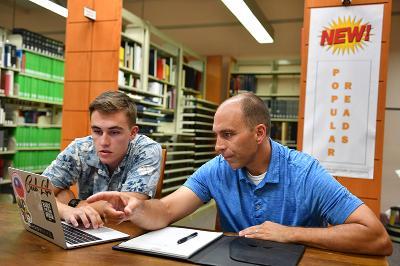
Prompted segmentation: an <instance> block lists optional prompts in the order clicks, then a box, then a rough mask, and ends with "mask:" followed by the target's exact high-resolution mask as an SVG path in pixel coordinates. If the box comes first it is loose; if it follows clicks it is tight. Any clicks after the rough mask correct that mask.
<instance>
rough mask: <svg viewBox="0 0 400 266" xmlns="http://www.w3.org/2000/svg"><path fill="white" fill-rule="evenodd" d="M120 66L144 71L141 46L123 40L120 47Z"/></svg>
mask: <svg viewBox="0 0 400 266" xmlns="http://www.w3.org/2000/svg"><path fill="white" fill-rule="evenodd" d="M119 65H120V66H121V67H126V68H129V69H132V70H134V71H136V72H141V69H142V47H141V46H140V44H138V43H135V42H131V41H126V40H122V41H121V46H120V47H119Z"/></svg>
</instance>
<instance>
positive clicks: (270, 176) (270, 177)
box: [238, 139, 279, 187]
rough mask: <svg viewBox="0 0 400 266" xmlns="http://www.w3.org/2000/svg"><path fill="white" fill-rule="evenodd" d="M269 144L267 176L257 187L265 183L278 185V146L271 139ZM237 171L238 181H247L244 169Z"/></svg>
mask: <svg viewBox="0 0 400 266" xmlns="http://www.w3.org/2000/svg"><path fill="white" fill-rule="evenodd" d="M269 143H270V146H271V159H270V161H269V166H268V169H267V174H266V175H265V177H264V179H263V180H262V181H261V182H260V184H258V186H257V187H262V186H264V185H265V184H266V183H279V144H278V143H276V142H275V141H273V140H272V139H269ZM238 170H239V171H238V172H239V180H244V181H248V179H247V170H246V168H240V169H238Z"/></svg>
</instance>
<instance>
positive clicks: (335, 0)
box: [305, 0, 388, 8]
mask: <svg viewBox="0 0 400 266" xmlns="http://www.w3.org/2000/svg"><path fill="white" fill-rule="evenodd" d="M387 2H388V0H352V1H351V5H365V4H379V3H381V4H382V3H387ZM341 4H342V1H341V0H308V1H306V4H305V7H306V8H310V7H328V6H340V5H341Z"/></svg>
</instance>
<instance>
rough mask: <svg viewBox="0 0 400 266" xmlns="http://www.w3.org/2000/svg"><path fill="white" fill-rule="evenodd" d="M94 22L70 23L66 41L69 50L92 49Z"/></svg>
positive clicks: (81, 50)
mask: <svg viewBox="0 0 400 266" xmlns="http://www.w3.org/2000/svg"><path fill="white" fill-rule="evenodd" d="M92 27H93V23H92V22H82V23H70V24H69V25H68V27H67V35H68V38H67V39H66V42H65V47H66V50H67V52H87V51H90V50H91V49H92V31H93V30H92Z"/></svg>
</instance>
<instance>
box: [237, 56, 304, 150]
mask: <svg viewBox="0 0 400 266" xmlns="http://www.w3.org/2000/svg"><path fill="white" fill-rule="evenodd" d="M299 87H300V61H299V60H271V61H237V62H236V63H235V64H234V65H233V69H232V70H231V73H230V94H231V95H235V94H237V93H241V92H245V91H251V92H254V93H255V94H256V95H258V96H259V97H260V98H261V99H263V101H264V102H265V104H266V105H267V107H268V109H269V111H270V116H271V129H270V136H271V138H272V139H274V140H276V141H278V142H280V143H282V144H283V145H286V146H288V147H291V148H296V147H297V121H298V109H299V95H300V94H299Z"/></svg>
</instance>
